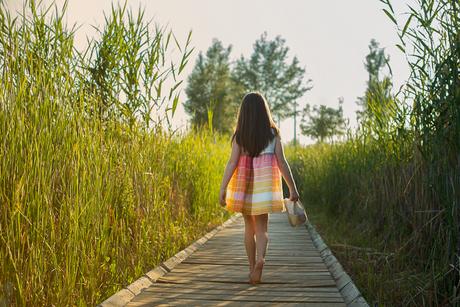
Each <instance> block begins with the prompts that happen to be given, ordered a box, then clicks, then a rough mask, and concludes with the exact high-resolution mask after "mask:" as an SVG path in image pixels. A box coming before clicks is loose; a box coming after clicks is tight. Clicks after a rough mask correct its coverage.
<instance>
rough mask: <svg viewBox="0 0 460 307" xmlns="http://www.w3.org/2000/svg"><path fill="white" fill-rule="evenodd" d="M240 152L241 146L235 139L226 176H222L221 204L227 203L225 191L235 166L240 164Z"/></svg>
mask: <svg viewBox="0 0 460 307" xmlns="http://www.w3.org/2000/svg"><path fill="white" fill-rule="evenodd" d="M240 153H241V150H240V146H239V145H238V144H237V143H236V141H235V140H233V142H232V153H231V155H230V159H229V160H228V162H227V166H226V167H225V172H224V176H223V178H222V184H221V186H220V193H219V201H220V203H221V205H225V191H226V189H227V185H228V183H229V181H230V179H231V177H232V175H233V172H234V171H235V168H236V166H237V165H238V160H239V157H240Z"/></svg>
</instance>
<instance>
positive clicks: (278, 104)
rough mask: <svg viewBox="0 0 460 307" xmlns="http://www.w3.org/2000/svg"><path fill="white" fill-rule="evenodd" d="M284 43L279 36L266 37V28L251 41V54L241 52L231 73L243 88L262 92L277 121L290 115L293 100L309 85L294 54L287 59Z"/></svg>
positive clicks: (309, 87)
mask: <svg viewBox="0 0 460 307" xmlns="http://www.w3.org/2000/svg"><path fill="white" fill-rule="evenodd" d="M284 44H285V40H284V39H282V38H281V37H280V36H277V37H276V38H275V39H274V40H271V41H270V40H267V32H264V33H263V34H262V35H261V37H260V38H259V39H258V40H256V42H255V43H254V45H253V48H254V49H253V52H252V55H251V57H250V58H249V59H246V58H244V56H241V57H240V59H239V60H237V62H236V66H235V68H234V70H233V74H232V75H233V78H234V80H235V82H236V83H237V84H238V85H240V87H241V88H242V89H243V90H244V91H254V90H257V91H260V92H261V93H263V94H264V96H265V97H266V99H267V102H268V104H269V106H270V110H271V112H272V114H273V115H274V116H275V117H277V119H278V124H279V121H280V120H281V119H284V118H286V117H290V116H293V115H294V114H293V107H294V104H295V103H296V100H297V99H299V98H300V97H302V96H303V94H304V93H305V92H306V91H308V90H310V89H311V86H310V84H309V83H310V82H311V80H308V81H306V82H304V80H303V77H304V74H305V69H304V68H302V67H300V66H299V60H298V59H297V57H295V56H294V58H293V59H292V61H291V63H290V64H288V63H287V53H288V51H289V48H288V47H285V46H284Z"/></svg>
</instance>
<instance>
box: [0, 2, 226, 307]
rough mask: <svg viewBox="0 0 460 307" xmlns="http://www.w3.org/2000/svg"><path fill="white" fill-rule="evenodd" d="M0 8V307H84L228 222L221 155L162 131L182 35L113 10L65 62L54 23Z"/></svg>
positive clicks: (50, 16)
mask: <svg viewBox="0 0 460 307" xmlns="http://www.w3.org/2000/svg"><path fill="white" fill-rule="evenodd" d="M1 5H2V7H1V9H0V73H1V78H0V148H1V149H0V258H1V259H2V260H1V265H0V305H2V304H6V305H13V306H14V305H18V306H25V305H27V306H51V305H54V306H69V305H79V306H85V305H95V304H96V303H98V302H100V301H102V300H104V299H105V298H107V297H108V296H110V295H111V294H113V293H114V292H116V291H118V290H119V289H120V288H121V287H122V286H125V285H127V284H129V283H130V282H132V281H133V280H135V279H136V278H138V277H139V276H141V275H142V274H143V273H144V272H146V271H148V270H149V269H151V268H153V267H154V266H156V265H157V264H158V263H159V262H160V261H162V260H165V259H167V258H168V257H170V256H171V255H173V254H174V253H175V252H177V251H179V250H180V249H181V248H184V247H185V246H186V245H187V244H189V243H190V242H191V241H192V240H193V239H196V238H197V237H199V236H200V235H202V234H203V233H205V232H206V231H207V230H209V229H210V228H211V227H213V226H214V225H216V224H217V223H220V222H221V221H222V220H223V219H225V218H226V217H227V216H228V214H227V213H226V212H224V211H223V210H222V209H221V208H220V207H219V205H218V204H217V201H216V200H217V198H218V195H217V194H216V193H217V191H218V184H219V183H220V182H219V178H220V176H221V175H222V173H223V170H224V166H225V165H224V163H225V161H224V160H223V159H225V156H227V154H228V150H229V148H228V146H223V143H224V140H223V138H222V137H221V136H219V135H211V134H210V133H208V132H199V131H195V132H190V133H188V134H183V133H175V134H173V133H171V132H169V131H165V130H164V128H162V127H163V126H162V123H163V121H164V120H165V117H166V118H167V119H168V120H169V118H168V116H169V115H168V114H169V113H170V112H171V111H174V109H175V107H176V106H177V103H178V98H177V97H178V96H176V95H177V91H178V89H179V87H178V86H176V85H178V84H180V82H181V81H180V80H179V77H181V75H180V73H181V71H182V69H183V66H184V65H185V64H186V62H187V61H188V56H189V55H190V48H189V47H188V46H189V43H190V36H189V37H188V39H187V42H186V44H185V46H180V44H179V42H178V41H177V40H176V39H175V38H174V36H173V34H169V33H167V32H165V30H164V29H163V30H159V28H157V30H158V31H155V32H153V33H154V34H153V35H152V34H151V33H152V32H150V27H149V26H148V23H145V22H144V19H143V13H142V11H140V12H138V14H137V15H136V14H132V13H130V11H129V10H127V9H126V8H125V7H118V8H113V11H112V12H111V15H109V16H108V17H107V21H106V24H105V26H104V30H103V31H102V33H103V34H102V35H101V38H100V39H99V40H98V41H96V40H95V41H92V42H91V43H90V46H89V47H88V49H87V50H85V51H83V52H79V51H77V50H76V49H75V48H74V34H75V29H71V30H68V29H67V28H66V26H65V24H64V22H63V16H64V12H60V11H59V10H56V12H55V13H50V12H51V10H49V11H46V10H42V9H41V7H39V6H37V5H36V4H35V3H34V2H33V1H31V2H28V6H27V7H25V8H24V12H25V14H24V15H23V16H18V17H16V18H13V17H11V15H10V13H9V12H8V10H7V8H6V7H5V5H4V4H3V3H2V4H1ZM131 21H134V23H132V22H131ZM170 33H172V32H170ZM174 42H175V43H176V44H177V46H178V47H181V50H182V55H181V57H179V59H178V61H179V64H177V65H176V64H175V63H171V61H170V59H169V55H168V44H171V43H174ZM163 57H164V58H163ZM163 63H164V66H162V64H163ZM176 78H177V79H176ZM175 79H176V80H177V81H175V82H174V81H173V80H175ZM168 82H170V83H172V86H171V87H170V88H169V89H168V88H167V87H166V83H168ZM161 88H163V90H162V89H161ZM165 90H166V92H165ZM165 97H166V98H165ZM162 104H163V105H162ZM166 104H167V105H166ZM161 107H163V111H162V110H161ZM164 108H166V109H168V111H167V112H168V113H164V112H165V111H164ZM160 112H163V113H160ZM225 143H226V141H225Z"/></svg>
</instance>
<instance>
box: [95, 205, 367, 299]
mask: <svg viewBox="0 0 460 307" xmlns="http://www.w3.org/2000/svg"><path fill="white" fill-rule="evenodd" d="M237 216H238V217H237V218H235V219H234V221H233V222H232V223H229V224H228V225H227V226H226V227H225V228H223V229H221V230H220V231H218V232H216V233H215V235H214V236H212V237H211V238H210V239H209V240H208V241H206V243H204V245H202V246H201V247H199V248H198V249H197V250H196V251H195V252H193V253H192V254H191V255H190V256H188V257H187V258H185V259H184V260H183V261H181V262H180V263H178V264H177V265H175V266H174V268H173V269H172V271H171V272H167V273H166V274H164V275H163V276H161V277H159V278H157V279H156V282H153V283H151V284H150V286H148V287H146V288H144V289H143V290H142V291H140V293H138V294H137V295H136V296H134V295H133V298H132V299H131V300H130V302H129V303H128V304H127V305H126V306H130V307H134V306H158V305H174V306H178V305H179V306H180V305H184V306H185V305H187V306H189V305H192V306H204V305H208V306H209V305H211V306H242V305H246V306H291V305H292V306H294V305H296V306H334V307H335V306H347V305H349V306H367V304H366V302H365V300H364V299H363V298H362V297H361V296H360V294H359V291H357V289H356V287H355V286H354V284H353V283H352V282H351V280H350V279H349V277H348V275H347V274H346V273H345V272H343V271H341V272H331V271H330V269H331V268H335V269H337V265H338V266H339V267H340V268H341V266H340V264H338V262H336V260H335V257H333V256H332V255H331V253H330V251H329V249H328V248H327V246H325V245H324V243H323V242H322V240H321V238H320V237H319V236H318V235H317V233H316V232H315V231H314V229H313V228H312V227H311V225H308V226H309V227H307V228H309V231H307V230H306V229H305V226H300V227H297V228H291V226H290V225H289V224H288V221H287V218H286V216H285V214H270V215H269V225H268V229H269V245H268V250H267V254H266V264H265V266H264V271H263V275H262V282H261V283H260V284H258V285H250V284H248V261H247V257H246V252H245V248H244V242H243V235H244V221H243V218H242V216H241V214H239V215H237ZM312 237H313V240H312ZM318 242H319V243H318ZM320 250H321V254H320ZM330 256H332V257H333V261H331V260H328V259H325V257H330ZM325 260H326V261H325ZM327 262H331V263H330V264H328V265H326V263H327ZM332 262H333V263H332ZM338 273H340V276H338V275H337V274H338ZM339 277H340V278H341V279H343V278H342V277H347V283H346V284H344V285H343V286H342V288H346V287H349V286H350V285H351V286H352V289H353V290H355V292H356V293H357V294H355V295H356V296H355V297H353V301H352V300H351V299H350V298H349V297H348V298H347V296H346V295H344V293H343V289H340V290H341V291H339V288H340V287H341V285H340V283H339V281H340V278H339ZM347 291H348V290H347ZM346 302H347V303H346ZM103 306H109V304H104V303H103Z"/></svg>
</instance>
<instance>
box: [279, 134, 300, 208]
mask: <svg viewBox="0 0 460 307" xmlns="http://www.w3.org/2000/svg"><path fill="white" fill-rule="evenodd" d="M275 155H276V160H277V161H278V166H279V168H280V171H281V175H283V178H284V180H286V183H287V185H288V187H289V194H290V199H291V200H294V201H295V200H298V198H299V192H298V191H297V187H296V185H295V182H294V178H293V177H292V172H291V168H290V167H289V164H288V162H287V161H286V157H285V156H284V149H283V145H282V144H281V139H280V137H279V136H276V142H275Z"/></svg>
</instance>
